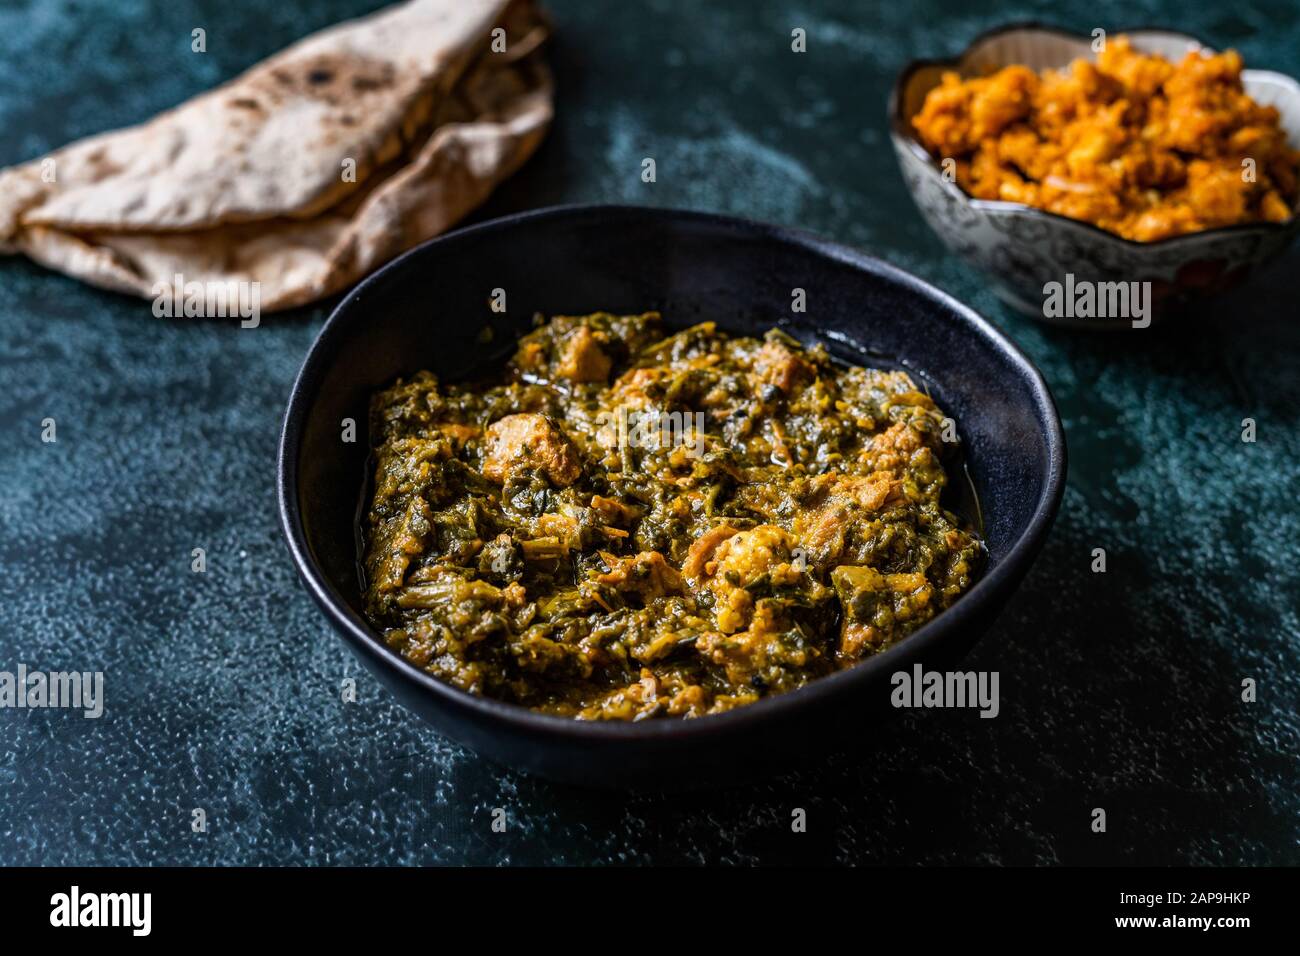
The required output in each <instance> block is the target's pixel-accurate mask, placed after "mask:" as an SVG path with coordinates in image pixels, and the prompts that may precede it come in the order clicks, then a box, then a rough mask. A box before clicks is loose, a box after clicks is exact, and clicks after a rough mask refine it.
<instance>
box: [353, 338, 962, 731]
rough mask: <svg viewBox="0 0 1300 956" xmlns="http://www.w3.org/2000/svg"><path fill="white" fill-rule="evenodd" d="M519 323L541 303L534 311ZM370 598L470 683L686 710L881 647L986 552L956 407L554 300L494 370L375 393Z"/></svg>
mask: <svg viewBox="0 0 1300 956" xmlns="http://www.w3.org/2000/svg"><path fill="white" fill-rule="evenodd" d="M539 322H540V320H539ZM370 434H371V437H372V442H373V445H374V455H375V462H374V463H375V471H374V487H373V494H372V495H371V498H370V501H369V505H368V508H367V509H366V512H365V517H364V528H363V535H364V541H365V544H364V549H365V553H364V558H363V567H364V572H365V579H366V588H365V599H366V612H367V616H368V618H369V619H370V621H371V622H372V623H373V624H374V625H375V626H376V627H377V628H379V629H380V630H381V631H382V632H383V634H384V635H385V639H386V640H387V642H388V643H389V645H390V646H391V647H393V648H394V649H396V650H397V651H399V652H400V653H401V654H402V655H403V656H405V657H406V658H407V659H408V660H410V661H411V662H413V663H414V664H416V665H418V666H419V667H421V668H424V669H425V670H427V671H428V672H429V673H431V674H433V675H435V676H437V677H439V678H440V679H442V680H445V681H447V682H448V683H451V684H453V685H455V686H456V687H460V688H462V689H464V690H467V691H470V692H472V693H476V694H485V695H488V696H491V697H494V698H498V699H501V700H505V701H510V702H513V703H516V704H520V705H523V706H526V707H530V708H533V709H536V710H539V711H544V712H548V713H552V714H560V715H565V716H571V717H577V718H582V719H622V720H640V719H644V718H649V717H697V716H702V715H705V714H712V713H718V712H721V711H726V710H729V709H732V708H735V707H738V706H742V705H745V704H749V703H753V702H754V701H756V700H759V699H760V698H762V697H764V696H768V695H772V694H779V693H783V692H785V691H789V690H793V689H795V688H798V687H801V686H803V685H804V684H806V683H807V682H809V681H811V680H814V679H816V678H818V677H821V676H823V675H826V674H829V673H831V672H833V671H835V670H836V669H839V668H843V667H848V666H851V665H853V664H854V663H856V662H858V661H860V660H862V659H863V658H865V657H868V656H870V655H872V654H875V653H878V652H879V651H881V650H883V649H885V648H887V647H889V646H890V645H892V644H894V643H895V642H897V641H899V640H902V639H903V638H905V637H906V636H907V635H908V634H909V633H911V632H913V631H914V630H916V629H917V628H918V627H920V626H921V625H922V624H924V623H925V622H927V621H929V620H930V619H931V618H933V617H934V616H935V615H936V614H938V613H940V612H941V611H942V610H943V609H945V608H947V607H948V606H949V605H951V604H952V603H953V602H954V601H955V600H957V599H958V597H959V596H960V595H961V594H962V593H963V592H964V591H966V590H967V589H968V588H969V587H970V586H971V584H972V581H973V580H974V578H975V576H976V575H977V573H978V571H979V569H980V567H981V565H982V561H983V557H984V548H983V545H982V543H981V541H980V539H979V537H978V535H977V533H976V532H975V531H974V530H973V529H972V528H970V527H969V526H968V525H967V523H965V522H963V521H962V520H961V519H959V518H958V517H957V516H956V515H954V514H953V513H951V512H950V511H948V510H947V509H946V508H945V507H944V506H943V505H942V504H941V502H940V497H941V495H942V493H943V491H944V488H945V486H946V485H947V482H948V477H947V474H946V472H945V459H951V453H952V452H953V450H954V448H955V425H954V423H953V422H952V421H951V420H949V419H947V418H945V416H944V415H943V413H942V412H941V411H940V410H939V409H938V408H937V407H936V406H935V403H934V402H933V401H932V400H931V399H930V397H929V396H928V395H926V394H925V393H924V392H922V391H920V390H918V388H917V387H916V385H915V383H914V382H913V381H912V380H911V378H910V377H909V376H908V375H907V374H905V373H903V372H901V371H877V370H871V369H866V368H860V367H849V366H845V365H843V364H840V363H838V362H835V361H833V360H832V359H831V357H830V355H829V354H828V353H827V352H826V350H825V349H824V348H823V347H822V346H813V347H809V348H805V347H803V346H802V345H801V344H800V343H799V342H798V341H796V340H795V339H793V338H791V337H790V336H788V335H786V334H784V333H782V332H780V331H776V330H773V331H770V332H768V333H767V335H766V336H764V337H763V338H762V339H755V338H738V337H731V336H729V335H726V334H725V333H723V332H721V331H719V330H718V329H717V328H716V327H715V325H714V323H712V322H705V323H703V324H700V325H696V326H694V327H692V328H689V329H686V330H684V331H681V332H677V333H675V334H671V335H666V334H665V330H664V329H663V328H662V327H661V321H660V317H659V315H658V314H657V313H646V314H644V315H634V316H614V315H610V314H607V313H597V314H594V315H589V316H583V317H572V316H557V317H555V318H553V319H552V320H551V321H549V322H546V323H540V324H539V325H538V326H537V327H536V328H535V329H534V330H533V331H532V332H530V333H529V334H528V335H526V336H525V337H524V338H523V339H521V341H520V343H519V346H518V350H517V352H516V353H515V356H514V358H513V359H512V360H511V361H510V362H509V364H508V366H507V367H506V368H505V369H504V370H503V371H502V373H501V374H500V375H499V376H497V377H496V378H495V379H494V380H491V381H482V382H475V383H472V384H447V383H442V382H440V381H439V380H438V379H437V378H436V377H435V376H434V375H433V374H431V373H429V372H421V373H418V374H416V375H414V376H412V377H410V378H409V379H407V380H402V381H398V382H397V383H396V384H394V385H393V386H392V387H390V388H388V389H386V390H384V391H382V392H380V393H379V394H377V395H376V396H374V398H373V400H372V405H371V428H370Z"/></svg>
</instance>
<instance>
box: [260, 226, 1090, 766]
mask: <svg viewBox="0 0 1300 956" xmlns="http://www.w3.org/2000/svg"><path fill="white" fill-rule="evenodd" d="M796 288H799V289H803V290H805V294H806V297H807V311H806V312H805V313H799V314H792V312H791V301H792V290H794V289H796ZM494 289H503V290H505V292H506V303H507V306H508V310H507V311H506V312H505V313H504V314H497V313H494V312H493V311H492V310H491V309H490V307H489V302H490V299H491V297H492V295H493V290H494ZM646 309H658V310H660V311H661V312H662V313H663V315H664V318H665V321H666V322H667V324H668V325H670V326H672V327H682V326H686V325H690V324H693V323H695V322H699V321H702V320H704V319H714V320H716V321H717V322H718V324H719V326H720V327H722V328H724V329H726V330H728V331H731V332H735V333H743V334H751V335H756V334H761V333H762V332H763V331H765V330H766V329H768V328H770V327H772V326H773V325H781V326H782V327H783V328H785V329H786V330H787V331H789V332H790V333H792V334H794V335H795V336H797V337H799V338H801V339H803V340H804V341H808V342H811V341H818V340H819V341H822V342H824V343H825V344H826V345H827V346H828V347H829V348H830V350H831V351H832V353H833V354H835V355H837V356H839V357H841V358H843V359H845V360H847V361H850V362H854V363H858V364H874V365H877V366H882V365H883V366H889V365H901V366H903V367H906V368H907V369H908V370H909V371H911V372H912V373H913V375H914V377H916V378H919V379H920V380H921V381H923V382H924V383H925V385H926V386H927V387H928V388H929V389H930V390H931V392H932V393H933V395H934V397H935V399H936V400H937V401H938V402H939V404H940V406H941V407H943V408H944V409H945V410H946V411H947V413H948V414H949V415H951V416H952V417H953V418H954V419H955V420H956V421H957V423H958V428H959V432H960V437H961V439H962V442H963V448H964V454H965V460H966V466H967V468H968V470H969V474H970V479H971V483H972V484H973V487H974V489H975V491H976V493H977V496H978V500H979V504H980V506H981V509H982V513H983V521H984V533H985V539H986V541H987V544H988V549H989V560H988V565H987V568H986V570H985V571H984V573H983V574H982V576H981V578H980V579H979V581H978V582H977V583H976V584H975V586H974V587H973V588H972V589H971V590H970V591H969V592H968V593H967V594H966V595H965V596H963V597H962V598H961V599H960V600H959V601H958V602H957V603H956V604H955V605H954V606H953V607H952V608H950V609H949V610H948V611H945V612H944V613H943V614H941V615H940V616H939V617H937V618H936V619H935V620H934V621H932V622H930V623H929V624H927V625H926V626H925V627H923V628H921V629H920V630H919V631H917V632H916V633H915V634H913V635H912V636H911V637H909V638H908V639H907V640H905V641H903V642H902V643H900V644H899V645H897V646H896V647H894V648H892V649H891V650H889V651H887V652H885V653H883V654H880V655H878V656H876V657H873V658H871V659H869V660H866V661H864V662H863V663H862V664H860V665H858V666H857V667H854V668H852V669H851V670H846V671H842V672H839V673H837V674H834V675H832V676H829V677H826V678H823V679H822V680H819V681H816V682H814V683H813V684H811V685H810V686H808V687H805V688H803V689H801V690H798V691H795V692H793V693H790V694H785V695H782V696H777V697H773V698H770V699H767V700H763V701H759V702H758V703H756V704H753V705H751V706H749V707H744V708H740V709H738V710H735V711H732V712H730V713H726V714H721V715H718V716H713V717H705V718H701V719H696V720H650V721H644V722H640V723H594V722H579V721H572V720H566V719H562V718H558V717H551V716H545V715H541V714H536V713H533V712H532V711H529V710H527V709H525V708H522V707H518V706H515V705H512V704H506V703H501V702H498V701H495V700H489V699H486V698H483V697H477V696H474V695H472V694H468V693H465V692H463V691H460V690H457V689H455V688H453V687H451V686H449V685H447V684H444V683H441V682H440V681H438V680H436V679H435V678H433V677H432V676H430V675H429V674H426V673H424V672H423V671H421V670H420V669H419V668H417V667H415V666H413V665H411V664H409V663H407V662H406V661H405V660H404V659H402V658H401V657H400V656H398V655H397V654H396V653H394V652H392V651H390V650H389V649H388V648H387V647H386V646H385V645H384V643H383V641H382V640H381V639H380V637H379V636H378V635H377V634H376V632H375V631H374V630H373V629H372V628H371V627H370V626H369V625H368V624H367V623H366V622H365V620H364V619H363V618H362V615H361V607H362V600H361V587H360V581H359V577H358V572H357V515H358V504H359V501H360V498H361V495H362V489H363V487H364V485H365V482H366V471H367V454H368V447H369V446H368V440H367V436H366V434H365V429H366V419H367V401H368V398H369V396H370V394H371V392H372V391H374V390H375V389H376V388H379V387H381V386H384V385H387V384H388V383H390V382H391V381H392V380H393V379H394V378H395V377H397V376H399V375H406V374H409V373H411V372H414V371H416V370H418V369H421V368H429V369H432V370H433V371H434V372H436V373H437V374H438V375H439V376H441V377H443V378H444V379H454V378H457V377H461V376H465V375H469V374H474V373H481V372H483V371H485V370H486V367H489V366H490V365H491V364H492V363H495V362H502V361H504V359H505V357H506V356H507V355H509V354H510V351H511V345H512V343H513V340H514V338H515V337H516V336H517V335H518V334H519V333H521V332H522V331H524V330H526V329H527V328H529V326H530V321H531V319H532V317H533V315H534V313H537V312H541V313H543V314H546V315H552V314H556V313H561V314H575V313H577V314H581V313H587V312H594V311H598V310H608V311H612V312H641V311H644V310H646ZM485 327H490V328H491V329H492V330H493V333H492V335H491V337H490V340H488V336H485V335H484V333H483V330H484V328H485ZM349 418H350V419H353V420H354V421H355V422H356V423H357V430H358V434H357V440H356V441H355V442H353V443H347V442H344V441H343V440H342V438H341V436H342V432H343V422H344V420H345V419H349ZM1064 482H1065V442H1064V438H1063V436H1062V434H1061V425H1060V421H1059V420H1058V418H1057V415H1056V409H1055V407H1054V406H1053V403H1052V398H1051V395H1050V394H1049V393H1048V390H1047V387H1046V385H1045V384H1044V383H1043V380H1042V378H1041V377H1040V376H1039V374H1038V372H1037V371H1036V370H1035V369H1034V367H1033V366H1032V365H1031V364H1030V363H1029V361H1028V360H1027V359H1026V358H1025V356H1024V355H1022V354H1021V352H1020V351H1019V350H1018V349H1017V348H1016V347H1015V346H1014V345H1012V344H1011V343H1010V342H1009V341H1008V340H1007V339H1006V338H1005V337H1004V336H1003V335H1002V334H1001V333H1000V332H998V331H997V330H996V329H995V328H994V327H993V326H992V325H990V324H989V323H988V322H986V321H985V320H984V319H982V318H980V317H979V316H978V315H976V314H975V313H974V312H972V311H971V310H970V309H968V308H966V307H965V306H963V305H961V304H960V303H959V302H956V301H955V300H953V299H952V298H950V297H949V296H947V295H945V294H944V293H943V292H940V291H939V290H937V289H935V288H933V287H932V286H929V285H927V284H926V283H924V282H922V281H921V280H919V279H917V278H915V277H914V276H911V275H909V274H907V273H905V272H902V271H900V270H899V269H896V268H894V267H893V266H889V265H886V264H885V263H883V262H880V261H879V260H877V259H873V258H871V257H870V256H866V255H863V254H862V253H859V252H855V251H854V250H852V249H848V248H845V247H843V246H838V245H835V244H833V243H829V242H825V241H823V240H820V239H817V238H814V237H812V236H809V235H807V234H804V233H801V232H796V231H792V230H790V229H786V228H782V227H779V226H768V225H760V224H757V223H752V222H745V221H741V220H736V219H728V218H724V217H721V216H713V215H706V214H701V213H692V212H681V211H676V210H666V209H639V208H627V207H606V206H596V207H572V208H559V209H547V210H542V211H539V212H532V213H526V214H523V215H518V216H512V217H509V218H505V219H498V220H495V221H493V222H488V223H484V224H482V225H479V226H474V227H472V228H468V229H463V230H461V231H459V232H456V233H453V234H451V235H448V236H445V237H443V238H440V239H436V240H434V241H432V242H429V243H426V244H425V245H423V246H420V247H419V248H418V249H415V250H413V251H412V252H410V253H408V254H406V255H404V256H402V257H401V258H400V259H397V260H396V261H394V262H393V263H391V264H390V265H388V266H386V267H385V268H384V269H381V270H380V271H379V272H377V273H376V274H375V275H373V276H371V277H370V278H369V279H367V280H366V281H365V282H363V283H362V284H361V285H359V286H357V288H356V289H354V290H353V291H352V293H351V294H350V295H349V296H348V297H347V298H346V299H345V300H344V301H343V302H342V304H340V305H339V307H338V308H337V309H336V310H335V312H334V314H333V315H332V316H331V317H330V319H329V321H328V322H327V323H326V324H325V327H324V328H323V329H322V330H321V333H320V336H319V337H318V338H317V340H316V342H315V344H314V345H313V346H312V348H311V351H310V353H308V355H307V359H306V361H305V363H304V364H303V367H302V371H301V372H300V373H299V375H298V380H297V382H296V383H295V384H294V387H293V394H292V395H291V397H290V399H289V408H288V411H287V413H286V414H285V420H284V432H283V435H282V436H281V442H280V456H279V494H280V515H281V520H282V523H283V526H284V533H285V536H286V538H287V539H288V543H289V550H290V552H291V554H292V556H293V560H294V563H295V564H296V565H297V567H298V571H299V573H300V574H301V575H302V577H303V580H304V581H305V582H306V585H307V588H308V589H309V590H310V591H311V594H312V596H313V597H314V598H315V600H316V602H317V603H318V604H319V605H320V606H321V608H322V609H323V610H324V611H325V614H326V616H327V617H328V618H329V619H330V621H331V622H332V623H333V625H334V626H335V627H336V628H337V629H338V630H339V632H340V633H341V634H342V635H343V637H344V638H345V639H346V640H347V642H348V644H349V645H350V646H351V647H352V649H353V651H354V652H355V653H356V654H357V656H358V657H360V658H361V660H362V661H363V663H364V664H365V665H366V666H367V667H369V668H370V670H371V671H373V672H374V673H375V675H376V676H378V677H379V679H380V680H381V681H382V682H383V683H384V684H386V685H387V686H388V687H389V689H390V690H392V692H393V693H394V694H396V695H397V697H398V698H399V699H400V700H401V701H402V702H403V703H404V704H406V705H407V706H408V707H410V708H411V709H412V710H413V711H415V712H416V713H417V714H419V715H420V716H422V717H424V718H425V719H426V720H428V721H429V722H430V723H431V724H433V726H435V727H436V728H438V729H439V730H440V731H442V732H443V733H445V734H447V735H448V736H450V737H453V738H455V739H456V740H459V741H461V742H463V743H465V744H467V745H468V746H470V747H472V748H473V749H474V750H476V751H478V752H479V753H481V754H483V755H485V756H487V757H490V758H493V759H495V760H498V761H500V762H502V763H505V764H509V765H511V766H514V767H518V768H520V769H523V770H528V771H534V772H537V773H540V774H543V775H545V776H549V777H553V778H557V779H562V780H566V781H571V782H577V783H586V784H594V785H607V786H625V785H634V784H645V785H649V786H657V787H666V788H674V789H675V788H680V787H683V786H690V785H693V784H701V783H709V782H717V781H721V780H731V779H736V777H737V776H741V777H752V776H755V775H759V774H765V773H772V772H778V771H781V770H784V769H787V768H789V767H790V766H792V761H794V760H795V758H796V757H800V756H803V757H806V756H807V755H809V754H816V753H822V752H825V750H826V749H827V748H830V747H834V746H836V745H838V744H839V742H840V741H841V740H844V739H849V740H853V739H856V740H859V741H861V740H864V739H870V738H871V737H874V736H876V735H878V734H880V733H888V729H887V727H882V726H881V723H880V720H881V712H882V711H883V710H887V709H888V708H889V695H890V692H891V690H892V686H891V682H890V676H891V675H892V674H893V673H894V672H895V671H897V670H900V669H905V668H906V669H910V668H911V667H912V665H913V664H914V663H916V662H920V663H922V664H923V665H924V666H925V667H927V668H934V669H937V668H943V667H945V666H946V665H950V664H952V663H955V662H956V661H957V660H959V659H960V658H961V656H962V655H963V654H964V653H965V652H966V651H967V650H968V649H969V648H970V646H971V645H972V644H973V643H974V642H975V640H976V639H977V638H978V637H979V635H980V634H981V633H982V632H983V631H984V630H985V628H987V627H988V625H989V624H990V623H991V622H992V620H993V618H994V616H995V615H996V614H997V613H998V611H999V610H1000V609H1001V607H1002V606H1003V604H1004V603H1005V602H1006V600H1007V598H1008V596H1009V595H1010V594H1011V593H1012V591H1013V590H1015V588H1016V586H1017V585H1018V584H1019V583H1020V581H1021V579H1022V578H1023V577H1024V574H1025V572H1026V570H1028V568H1029V565H1030V563H1031V562H1032V561H1033V559H1034V556H1035V555H1036V553H1037V552H1038V550H1039V548H1040V547H1041V545H1042V543H1043V539H1044V538H1045V536H1046V535H1047V532H1048V528H1049V527H1050V525H1051V523H1052V519H1053V517H1054V515H1055V513H1056V509H1057V506H1058V505H1059V503H1060V500H1061V492H1062V489H1063V486H1064Z"/></svg>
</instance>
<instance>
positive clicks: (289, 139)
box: [0, 0, 552, 311]
mask: <svg viewBox="0 0 1300 956" xmlns="http://www.w3.org/2000/svg"><path fill="white" fill-rule="evenodd" d="M547 33H548V26H547V23H546V21H545V20H544V19H543V16H542V13H541V11H540V10H538V9H537V7H536V6H535V5H534V4H533V3H532V2H531V0H410V2H407V3H402V4H399V5H397V6H394V7H390V8H387V9H385V10H382V11H380V12H379V13H377V14H374V15H372V16H370V17H366V18H364V19H361V20H356V21H352V22H349V23H343V24H340V25H338V26H335V27H332V28H330V29H328V30H325V31H322V32H321V33H317V34H315V35H314V36H311V37H308V38H307V39H305V40H303V41H301V42H299V43H297V44H295V45H294V46H292V47H290V48H288V49H287V50H284V51H283V52H281V53H279V54H277V55H276V56H274V57H272V58H271V59H269V60H267V61H265V62H263V63H261V64H259V65H258V66H255V67H254V68H253V69H251V70H249V71H248V72H247V73H245V74H243V75H242V76H240V77H238V78H236V79H234V80H232V81H230V82H229V83H227V84H225V85H224V86H222V87H219V88H217V89H215V90H213V91H212V92H209V93H205V94H203V95H201V96H198V97H195V98H194V99H191V100H189V101H187V102H185V103H183V104H182V105H180V106H178V107H176V108H175V109H172V110H169V111H168V112H166V113H163V114H161V115H160V116H158V117H156V118H155V119H153V120H151V121H150V122H148V123H145V124H144V125H142V126H136V127H132V128H129V129H123V130H118V131H115V132H111V133H105V134H103V135H99V136H93V137H90V138H89V139H84V140H81V141H79V142H76V143H73V144H72V145H70V146H67V147H64V148H63V149H60V150H58V151H56V152H54V153H51V154H50V155H49V156H47V157H43V158H42V159H37V160H33V161H32V162H29V163H26V164H24V165H21V166H16V167H12V168H10V169H6V170H2V171H0V253H23V254H26V255H27V256H30V257H31V258H32V259H34V260H36V261H37V262H40V263H43V264H45V265H47V266H49V267H51V268H54V269H58V270H60V271H62V272H65V273H67V274H69V275H72V276H75V277H77V278H79V279H83V280H85V281H86V282H90V283H93V284H95V285H98V286H102V287H105V288H109V289H115V290H119V291H122V292H127V293H134V294H137V295H141V296H144V297H147V298H150V297H155V296H156V295H157V288H158V284H159V283H166V284H170V283H172V281H173V278H174V277H175V276H177V275H181V276H183V277H184V279H185V281H186V282H191V281H197V282H204V283H208V282H224V283H230V282H240V283H254V282H256V283H259V284H260V300H261V307H262V308H263V309H264V310H267V311H271V310H275V309H283V308H288V307H290V306H295V305H301V304H303V303H306V302H311V301H313V300H315V299H319V298H321V297H323V296H326V295H329V294H331V293H333V292H337V291H339V290H341V289H344V288H346V287H347V286H349V285H350V284H352V283H353V282H355V281H356V280H357V279H359V278H361V277H362V276H364V275H365V274H366V273H368V272H370V271H371V270H373V269H374V268H376V267H377V266H379V265H380V264H382V263H383V262H385V261H387V260H388V259H391V258H392V257H394V256H395V255H397V254H398V253H400V252H403V251H404V250H406V249H409V248H410V247H411V246H413V245H416V244H417V243H419V242H421V241H423V240H425V239H427V238H429V237H431V236H434V235H436V234H437V233H439V232H441V231H443V230H445V229H447V228H448V227H450V226H451V225H452V224H453V223H455V222H456V220H458V219H459V218H460V217H461V216H463V215H465V214H466V213H467V212H469V211H470V210H471V209H473V208H474V207H475V206H476V205H478V204H479V203H480V202H482V201H483V200H484V199H485V198H486V197H487V196H488V194H489V193H490V192H491V191H492V189H493V188H494V187H495V186H496V184H497V183H499V182H500V181H501V180H503V179H504V178H505V177H507V176H509V175H510V174H511V173H513V172H514V171H515V170H516V169H517V168H518V167H519V166H520V165H521V164H522V163H523V162H524V160H526V159H527V158H528V156H529V155H530V154H531V153H532V152H533V150H534V149H535V148H536V147H537V145H538V143H539V142H540V141H541V139H542V137H543V135H544V134H545V131H546V128H547V126H548V125H549V123H550V120H551V115H552V85H551V79H550V74H549V72H548V70H547V68H546V65H545V63H544V61H543V56H542V49H541V48H542V44H543V42H544V41H545V39H546V36H547Z"/></svg>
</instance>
